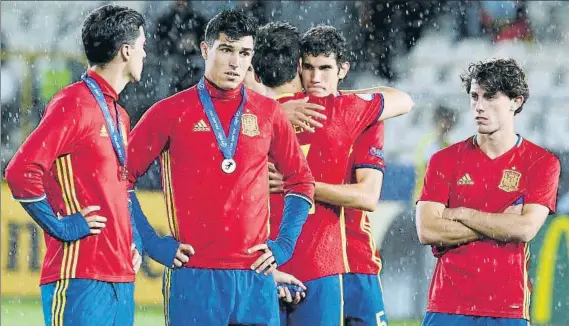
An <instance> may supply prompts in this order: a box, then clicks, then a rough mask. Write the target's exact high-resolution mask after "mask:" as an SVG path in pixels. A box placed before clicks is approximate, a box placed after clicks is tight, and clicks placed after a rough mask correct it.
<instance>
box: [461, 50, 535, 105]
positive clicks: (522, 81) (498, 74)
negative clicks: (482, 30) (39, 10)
mask: <svg viewBox="0 0 569 326" xmlns="http://www.w3.org/2000/svg"><path fill="white" fill-rule="evenodd" d="M460 79H461V80H462V84H463V86H464V90H465V91H466V93H468V94H470V87H471V86H472V80H473V79H475V80H476V83H477V84H478V85H480V87H482V89H484V91H485V92H486V94H488V95H489V96H492V95H495V94H496V93H498V92H501V93H503V94H505V95H506V96H507V97H509V98H510V99H514V98H516V97H518V96H523V98H524V101H523V102H522V105H520V107H519V108H518V109H517V110H516V111H515V112H514V114H518V113H520V112H522V109H523V106H524V104H525V103H526V101H527V99H528V98H529V86H528V83H527V78H526V74H525V73H524V71H523V69H522V68H521V67H520V65H519V64H518V62H517V61H516V60H515V59H512V58H509V59H491V60H487V61H483V62H476V63H471V64H470V66H469V67H468V70H467V71H466V72H465V73H464V74H462V75H461V76H460Z"/></svg>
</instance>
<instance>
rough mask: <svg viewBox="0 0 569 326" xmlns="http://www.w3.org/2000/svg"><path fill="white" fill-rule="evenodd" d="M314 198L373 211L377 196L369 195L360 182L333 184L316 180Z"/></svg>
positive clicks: (337, 204) (346, 206) (328, 202)
mask: <svg viewBox="0 0 569 326" xmlns="http://www.w3.org/2000/svg"><path fill="white" fill-rule="evenodd" d="M314 199H315V200H316V201H319V202H323V203H327V204H331V205H336V206H342V207H345V208H353V209H359V210H363V211H368V212H373V211H374V210H375V208H376V207H377V202H378V200H379V198H375V196H372V195H370V193H369V191H366V189H365V186H364V185H362V184H358V183H355V184H343V185H333V184H329V183H324V182H316V188H315V192H314Z"/></svg>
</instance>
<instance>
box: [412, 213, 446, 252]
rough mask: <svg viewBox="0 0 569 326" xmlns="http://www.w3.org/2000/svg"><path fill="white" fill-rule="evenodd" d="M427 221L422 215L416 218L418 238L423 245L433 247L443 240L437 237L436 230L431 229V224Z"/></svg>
mask: <svg viewBox="0 0 569 326" xmlns="http://www.w3.org/2000/svg"><path fill="white" fill-rule="evenodd" d="M427 221H428V219H426V218H425V217H424V216H420V215H417V216H416V223H415V227H416V228H417V236H418V237H419V242H420V243H421V244H422V245H432V244H437V243H440V242H441V241H440V240H441V239H439V237H437V232H436V230H434V229H433V228H432V227H430V224H429V223H428V222H427Z"/></svg>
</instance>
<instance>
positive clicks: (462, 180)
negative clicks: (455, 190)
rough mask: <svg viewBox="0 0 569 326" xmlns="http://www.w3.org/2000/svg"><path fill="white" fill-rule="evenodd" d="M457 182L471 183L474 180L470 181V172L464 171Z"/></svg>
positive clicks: (460, 183) (461, 183)
mask: <svg viewBox="0 0 569 326" xmlns="http://www.w3.org/2000/svg"><path fill="white" fill-rule="evenodd" d="M458 184H459V185H473V184H474V181H472V178H471V177H470V174H468V173H466V174H465V175H463V176H462V177H461V178H460V179H458Z"/></svg>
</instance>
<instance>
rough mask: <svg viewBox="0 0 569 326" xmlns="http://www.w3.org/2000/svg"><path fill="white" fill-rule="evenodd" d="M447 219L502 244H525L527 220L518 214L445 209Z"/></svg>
mask: <svg viewBox="0 0 569 326" xmlns="http://www.w3.org/2000/svg"><path fill="white" fill-rule="evenodd" d="M447 210H448V211H447ZM444 214H448V216H449V219H452V220H455V221H458V222H460V223H462V224H464V225H465V226H467V227H469V228H471V229H474V230H476V231H477V232H479V233H482V234H483V235H485V236H487V237H489V238H492V239H495V240H498V241H504V242H511V241H521V242H527V241H529V239H527V236H526V234H527V232H525V229H526V228H527V227H529V225H528V223H527V221H528V219H527V218H525V217H524V216H522V215H520V214H508V213H485V212H481V211H477V210H459V209H448V208H447V209H445V213H444Z"/></svg>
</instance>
